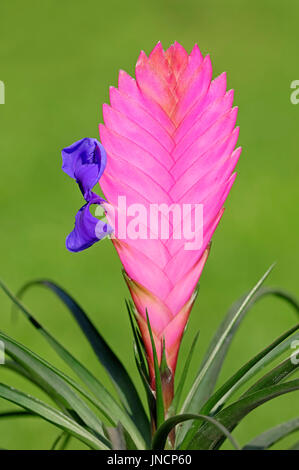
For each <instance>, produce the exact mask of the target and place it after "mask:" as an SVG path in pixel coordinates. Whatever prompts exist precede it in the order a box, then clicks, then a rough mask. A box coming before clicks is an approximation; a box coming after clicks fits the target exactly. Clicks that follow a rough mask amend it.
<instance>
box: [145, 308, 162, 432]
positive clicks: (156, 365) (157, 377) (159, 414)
mask: <svg viewBox="0 0 299 470" xmlns="http://www.w3.org/2000/svg"><path fill="white" fill-rule="evenodd" d="M146 320H147V327H148V331H149V335H150V338H151V344H152V350H153V358H154V368H155V381H156V424H157V428H158V427H159V426H160V425H161V424H162V423H163V422H164V402H163V391H162V383H161V374H160V367H159V363H158V356H157V350H156V346H155V341H154V337H153V332H152V328H151V324H150V321H149V317H148V313H147V312H146Z"/></svg>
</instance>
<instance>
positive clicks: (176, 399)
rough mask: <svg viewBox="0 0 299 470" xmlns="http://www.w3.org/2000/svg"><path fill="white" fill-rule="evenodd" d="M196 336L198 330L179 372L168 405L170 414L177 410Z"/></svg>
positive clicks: (197, 335)
mask: <svg viewBox="0 0 299 470" xmlns="http://www.w3.org/2000/svg"><path fill="white" fill-rule="evenodd" d="M198 337H199V331H198V332H197V333H196V335H195V337H194V339H193V342H192V344H191V348H190V351H189V354H188V356H187V359H186V362H185V365H184V368H183V371H182V374H181V377H180V381H179V385H178V386H177V388H176V391H175V395H174V399H173V401H172V403H171V405H170V414H171V413H172V412H173V413H174V414H176V412H177V410H178V407H179V402H180V399H181V396H182V392H183V389H184V385H185V382H186V379H187V375H188V370H189V367H190V364H191V360H192V357H193V353H194V349H195V346H196V344H197V341H198Z"/></svg>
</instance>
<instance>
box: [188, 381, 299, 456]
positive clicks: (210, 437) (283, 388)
mask: <svg viewBox="0 0 299 470" xmlns="http://www.w3.org/2000/svg"><path fill="white" fill-rule="evenodd" d="M297 390H299V379H297V380H293V381H290V382H286V383H283V384H277V385H271V386H270V387H266V388H263V389H262V390H259V391H257V392H254V393H251V394H250V395H248V396H245V397H243V398H241V399H240V400H238V401H236V402H235V403H233V404H232V405H230V406H228V407H227V408H224V410H222V411H220V412H219V413H217V414H216V415H215V416H214V418H215V419H216V420H217V421H218V422H220V423H221V424H222V425H223V426H225V427H226V428H227V429H228V430H229V431H230V432H231V431H233V429H234V428H235V427H236V426H237V425H238V423H239V422H240V421H241V420H242V419H243V418H244V417H245V416H247V415H248V414H249V413H250V412H251V411H252V410H254V409H255V408H257V407H258V406H261V405H262V404H263V403H266V402H267V401H269V400H272V399H274V398H276V397H278V396H280V395H283V394H285V393H290V392H294V391H297ZM193 423H194V421H193ZM191 430H192V428H191V429H190V431H191ZM190 431H189V432H188V434H187V435H186V437H185V439H184V441H183V442H182V444H181V445H180V449H188V450H192V449H209V450H213V449H219V447H220V446H221V445H222V443H223V441H224V438H223V434H221V433H220V432H219V431H217V430H215V427H214V426H212V425H211V424H204V425H202V426H201V427H200V428H199V429H197V428H196V429H195V433H194V435H192V436H191V439H190Z"/></svg>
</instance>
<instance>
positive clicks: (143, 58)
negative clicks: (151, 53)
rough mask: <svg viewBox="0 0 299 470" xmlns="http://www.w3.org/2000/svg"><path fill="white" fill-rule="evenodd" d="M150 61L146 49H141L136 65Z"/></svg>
mask: <svg viewBox="0 0 299 470" xmlns="http://www.w3.org/2000/svg"><path fill="white" fill-rule="evenodd" d="M147 61H148V57H147V55H146V53H145V52H144V51H140V54H139V57H138V59H137V62H136V67H139V66H141V65H143V64H144V63H146V62H147Z"/></svg>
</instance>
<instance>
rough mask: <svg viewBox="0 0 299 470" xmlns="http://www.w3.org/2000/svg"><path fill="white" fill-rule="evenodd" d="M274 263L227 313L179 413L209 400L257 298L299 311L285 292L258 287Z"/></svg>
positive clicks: (200, 405)
mask: <svg viewBox="0 0 299 470" xmlns="http://www.w3.org/2000/svg"><path fill="white" fill-rule="evenodd" d="M273 266H274V265H272V266H271V267H270V268H269V269H268V270H267V271H266V273H265V274H264V275H263V276H262V278H261V279H260V280H259V281H258V283H257V284H256V285H255V286H254V288H253V289H252V290H251V291H249V292H248V293H247V294H246V295H245V296H242V297H241V298H240V299H239V300H238V301H237V302H236V303H235V304H234V305H233V306H232V307H231V309H230V310H229V312H228V313H227V315H226V317H225V318H224V320H223V322H222V324H221V325H220V327H219V328H218V330H217V332H216V334H215V335H214V338H213V339H212V342H211V344H210V346H209V348H208V351H207V353H206V355H205V357H204V360H203V362H202V365H201V368H200V370H199V373H198V375H197V377H196V379H195V382H194V384H193V386H192V387H191V389H190V392H189V394H188V396H187V398H186V400H185V402H184V404H183V407H182V412H195V413H197V412H198V411H200V410H201V409H202V406H203V405H204V403H205V402H206V401H207V400H208V399H209V397H210V396H211V394H212V392H213V390H214V388H215V385H216V382H217V379H218V376H219V373H220V370H221V367H222V364H223V361H224V359H225V357H226V355H227V352H228V349H229V347H230V344H231V342H232V340H233V337H234V335H235V333H236V331H237V329H238V327H239V326H240V323H241V321H242V320H243V319H244V317H245V315H246V313H247V312H248V310H249V309H250V308H251V307H252V306H253V305H254V304H255V303H256V302H257V301H258V300H260V299H261V298H263V297H265V296H266V295H277V296H279V297H280V298H283V299H284V300H286V301H287V302H288V303H289V304H290V305H291V306H292V307H294V308H295V310H296V312H297V313H299V303H298V302H297V301H296V299H294V297H293V296H291V295H290V294H288V293H287V292H284V291H283V290H282V289H275V288H263V289H262V288H261V286H262V284H263V282H264V281H265V279H266V278H267V277H268V275H269V274H270V272H271V271H272V269H273ZM188 428H190V424H189V423H188V424H187V425H185V426H183V427H182V429H180V431H179V433H178V436H177V438H178V439H179V440H181V439H182V438H183V436H184V435H185V434H186V432H187V430H188Z"/></svg>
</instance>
